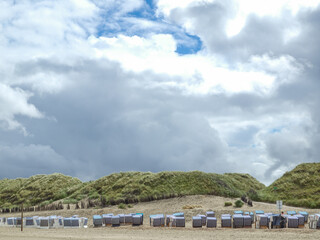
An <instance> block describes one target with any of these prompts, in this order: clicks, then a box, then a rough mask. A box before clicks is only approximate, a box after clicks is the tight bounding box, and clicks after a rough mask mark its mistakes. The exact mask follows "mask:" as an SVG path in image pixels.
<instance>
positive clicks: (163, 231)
mask: <svg viewBox="0 0 320 240" xmlns="http://www.w3.org/2000/svg"><path fill="white" fill-rule="evenodd" d="M226 201H232V202H234V201H235V199H230V198H222V197H215V196H186V197H181V198H174V199H166V200H159V201H152V202H146V203H138V204H136V205H133V208H129V209H118V208H117V206H112V207H108V208H103V209H80V210H75V209H71V210H59V211H47V212H32V213H31V212H28V213H25V214H24V215H25V216H34V215H38V216H49V215H60V216H63V217H68V216H72V215H75V214H77V215H79V216H84V217H88V218H89V227H88V228H87V229H34V228H25V229H24V231H23V232H21V231H20V229H19V228H8V227H0V239H1V240H7V239H8V240H9V239H10V240H16V239H27V240H29V239H30V240H31V239H48V240H49V239H61V240H66V239H302V238H304V239H319V238H320V231H318V230H314V229H309V228H308V227H307V225H306V227H305V228H304V229H255V228H254V226H253V228H252V229H222V228H221V225H220V215H221V214H222V213H232V212H233V211H234V210H239V209H236V208H234V207H232V206H231V207H224V202H226ZM186 206H193V207H195V208H194V209H184V207H186ZM207 210H213V211H215V212H216V215H217V217H218V228H216V229H207V228H205V227H203V228H201V229H194V228H192V222H191V219H192V216H195V215H196V214H199V213H205V212H206V211H207ZM241 210H243V211H255V210H264V211H265V212H274V213H276V212H278V210H277V209H276V205H275V204H267V203H258V202H254V203H253V207H249V206H246V205H245V206H243V207H242V208H241ZM283 210H284V211H287V210H296V211H302V210H305V211H308V212H309V213H318V212H320V210H319V209H312V210H311V209H304V208H295V207H288V206H283ZM131 212H142V213H144V216H145V218H144V219H145V221H144V225H143V226H139V227H132V226H120V227H116V228H112V227H102V228H93V225H92V216H93V215H94V214H103V213H114V214H119V213H131ZM174 212H184V213H185V217H186V227H185V228H167V227H161V228H154V227H150V226H149V222H148V219H149V215H150V214H156V213H163V214H171V213H174ZM19 215H20V214H2V215H1V216H4V217H9V216H19Z"/></svg>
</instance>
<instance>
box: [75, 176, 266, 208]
mask: <svg viewBox="0 0 320 240" xmlns="http://www.w3.org/2000/svg"><path fill="white" fill-rule="evenodd" d="M263 188H264V185H263V184H261V183H260V182H258V181H257V180H256V179H255V178H253V177H251V176H250V175H248V174H236V173H233V174H231V173H230V174H222V175H220V174H214V173H203V172H199V171H194V172H160V173H151V172H125V173H115V174H111V175H109V176H105V177H102V178H100V179H98V180H96V181H94V182H91V183H87V184H86V185H85V186H83V188H81V189H79V190H78V191H76V192H75V193H74V194H72V196H70V197H71V198H75V199H77V200H80V199H83V198H86V197H89V198H91V199H101V196H103V198H104V199H105V202H106V204H118V203H122V202H124V203H131V202H138V201H150V200H155V199H163V198H169V197H175V196H181V195H195V194H211V195H217V196H229V197H240V196H241V195H243V194H245V193H247V192H248V191H250V190H261V189H263Z"/></svg>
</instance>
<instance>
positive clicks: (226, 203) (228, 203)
mask: <svg viewBox="0 0 320 240" xmlns="http://www.w3.org/2000/svg"><path fill="white" fill-rule="evenodd" d="M224 206H225V207H229V206H232V202H225V203H224Z"/></svg>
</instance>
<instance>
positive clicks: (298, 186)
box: [253, 163, 320, 208]
mask: <svg viewBox="0 0 320 240" xmlns="http://www.w3.org/2000/svg"><path fill="white" fill-rule="evenodd" d="M319 193H320V163H305V164H300V165H298V166H297V167H296V168H294V169H293V170H292V171H290V172H286V173H285V174H284V175H283V176H282V177H281V178H279V179H277V180H276V181H275V182H273V183H272V184H271V185H270V186H268V187H267V188H265V189H262V190H260V191H258V194H257V195H256V196H255V198H253V199H254V200H258V201H264V202H272V203H275V202H276V200H283V201H284V204H286V205H291V206H296V207H300V206H301V207H307V208H320V194H319Z"/></svg>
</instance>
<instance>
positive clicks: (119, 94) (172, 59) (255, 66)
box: [0, 0, 320, 185]
mask: <svg viewBox="0 0 320 240" xmlns="http://www.w3.org/2000/svg"><path fill="white" fill-rule="evenodd" d="M319 29H320V1H319V0H308V1H305V0H269V1H260V0H241V1H236V0H179V1H172V0H56V1H52V0H19V1H14V0H0V56H1V57H0V166H1V168H0V179H1V178H17V177H29V176H31V175H34V174H49V173H54V172H60V173H63V174H67V175H71V176H74V177H78V178H80V179H81V180H83V181H88V180H94V179H97V178H99V177H102V176H105V175H108V174H111V173H114V172H120V171H151V172H159V171H171V170H177V171H191V170H200V171H205V172H214V173H225V172H237V173H249V174H251V175H252V176H254V177H255V178H257V179H258V180H259V181H261V182H263V183H265V184H267V185H268V184H270V183H271V182H273V181H274V180H275V179H277V178H278V177H280V176H282V174H284V173H285V172H286V171H289V170H291V169H292V168H294V167H295V166H296V165H297V164H300V163H304V162H319V159H320V158H319V157H320V148H319V146H320V124H319V123H320V94H319V91H320V82H319V81H320V70H319V66H320V44H319V43H320V32H319Z"/></svg>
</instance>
